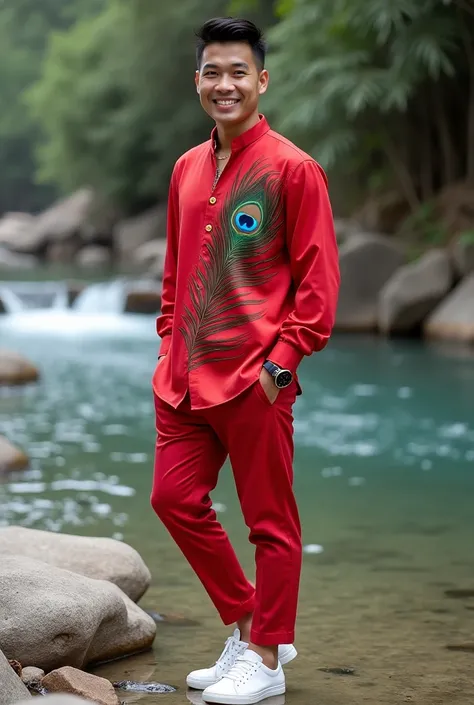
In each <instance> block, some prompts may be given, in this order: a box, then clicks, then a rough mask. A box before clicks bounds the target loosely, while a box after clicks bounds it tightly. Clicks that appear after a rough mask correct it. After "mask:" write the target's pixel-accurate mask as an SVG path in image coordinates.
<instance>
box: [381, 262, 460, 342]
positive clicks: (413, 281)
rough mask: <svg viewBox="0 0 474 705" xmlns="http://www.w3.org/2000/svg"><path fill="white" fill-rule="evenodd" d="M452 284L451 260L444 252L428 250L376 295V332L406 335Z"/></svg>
mask: <svg viewBox="0 0 474 705" xmlns="http://www.w3.org/2000/svg"><path fill="white" fill-rule="evenodd" d="M452 282H453V270H452V265H451V260H450V257H449V255H448V253H447V252H445V251H444V250H432V251H431V252H427V253H426V254H425V255H423V256H422V257H421V258H420V259H419V260H418V261H417V262H412V263H410V264H406V265H405V266H403V267H400V269H398V270H397V271H396V272H395V274H393V276H392V277H390V279H389V280H388V282H387V283H386V284H385V286H384V287H383V289H382V291H381V292H380V296H379V309H378V315H379V328H380V330H382V331H383V332H384V333H406V332H409V331H410V330H412V329H413V328H414V327H415V326H417V325H419V324H420V323H422V321H423V320H424V319H425V318H426V316H427V315H428V314H429V313H431V311H432V310H433V309H434V308H435V306H437V305H438V304H439V302H440V301H442V299H443V298H444V297H445V296H446V294H447V293H448V292H449V290H450V288H451V285H452Z"/></svg>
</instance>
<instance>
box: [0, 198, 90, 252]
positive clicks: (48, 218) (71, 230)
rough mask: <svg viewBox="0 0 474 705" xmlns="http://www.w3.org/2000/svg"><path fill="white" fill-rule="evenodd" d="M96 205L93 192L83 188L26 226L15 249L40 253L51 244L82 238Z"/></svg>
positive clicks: (17, 239) (55, 204)
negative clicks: (81, 235)
mask: <svg viewBox="0 0 474 705" xmlns="http://www.w3.org/2000/svg"><path fill="white" fill-rule="evenodd" d="M93 205H94V193H93V191H92V190H91V189H88V188H83V189H79V190H78V191H76V192H75V193H73V194H71V195H70V196H68V197H67V198H63V199H61V200H60V201H57V202H56V203H54V204H53V205H52V206H51V207H50V208H48V209H47V210H45V211H44V212H43V213H41V214H40V215H38V216H37V217H36V218H35V219H34V220H33V221H32V222H31V224H30V226H29V227H25V228H24V230H23V231H22V233H21V237H17V238H16V239H15V244H14V246H12V249H15V251H17V252H31V253H36V252H39V251H40V250H42V248H44V247H45V246H46V245H47V244H48V243H54V242H65V241H68V240H72V239H74V238H78V237H79V236H80V234H81V232H82V231H83V230H84V229H85V228H86V227H87V223H88V221H89V219H90V217H91V213H92V208H93Z"/></svg>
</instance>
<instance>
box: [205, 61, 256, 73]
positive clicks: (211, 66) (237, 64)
mask: <svg viewBox="0 0 474 705" xmlns="http://www.w3.org/2000/svg"><path fill="white" fill-rule="evenodd" d="M232 66H233V67H234V68H244V69H247V70H248V68H249V65H248V64H246V63H245V61H234V62H233V63H232ZM218 68H219V66H218V65H217V64H212V63H207V64H204V66H203V67H202V69H201V70H202V71H205V69H218Z"/></svg>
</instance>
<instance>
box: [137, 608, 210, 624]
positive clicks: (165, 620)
mask: <svg viewBox="0 0 474 705" xmlns="http://www.w3.org/2000/svg"><path fill="white" fill-rule="evenodd" d="M144 612H146V613H147V614H148V615H149V616H150V617H151V618H152V619H153V620H154V621H155V622H156V623H157V624H171V625H172V626H173V627H198V626H199V624H200V623H199V622H198V621H197V620H196V619H191V618H190V617H185V616H184V615H183V614H175V613H173V612H170V613H168V614H161V613H160V612H154V611H153V610H144Z"/></svg>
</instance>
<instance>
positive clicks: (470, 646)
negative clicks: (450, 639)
mask: <svg viewBox="0 0 474 705" xmlns="http://www.w3.org/2000/svg"><path fill="white" fill-rule="evenodd" d="M446 648H447V649H449V650H450V651H471V652H472V653H474V641H465V642H463V643H461V644H446Z"/></svg>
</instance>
